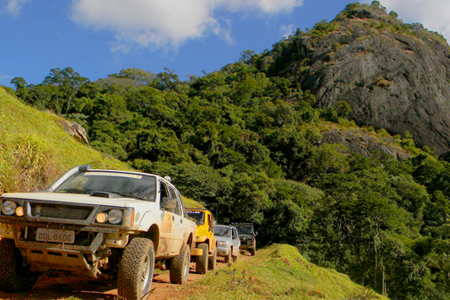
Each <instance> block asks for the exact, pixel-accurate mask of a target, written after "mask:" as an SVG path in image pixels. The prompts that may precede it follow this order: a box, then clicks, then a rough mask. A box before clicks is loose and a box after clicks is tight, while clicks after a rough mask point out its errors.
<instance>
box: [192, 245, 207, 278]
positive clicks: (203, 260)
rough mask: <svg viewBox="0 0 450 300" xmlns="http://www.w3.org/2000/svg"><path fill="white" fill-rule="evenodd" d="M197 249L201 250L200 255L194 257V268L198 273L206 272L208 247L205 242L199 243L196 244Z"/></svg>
mask: <svg viewBox="0 0 450 300" xmlns="http://www.w3.org/2000/svg"><path fill="white" fill-rule="evenodd" d="M198 248H199V249H202V250H203V254H202V256H197V258H196V262H197V263H196V264H195V270H196V272H197V273H199V274H206V272H207V271H208V262H209V261H208V252H209V247H208V244H207V243H201V244H199V245H198Z"/></svg>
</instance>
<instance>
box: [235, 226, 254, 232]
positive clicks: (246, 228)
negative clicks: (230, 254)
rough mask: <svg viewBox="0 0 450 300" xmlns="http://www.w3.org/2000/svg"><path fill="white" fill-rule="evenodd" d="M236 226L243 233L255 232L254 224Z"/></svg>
mask: <svg viewBox="0 0 450 300" xmlns="http://www.w3.org/2000/svg"><path fill="white" fill-rule="evenodd" d="M236 228H237V230H238V232H239V233H241V234H253V227H252V226H236Z"/></svg>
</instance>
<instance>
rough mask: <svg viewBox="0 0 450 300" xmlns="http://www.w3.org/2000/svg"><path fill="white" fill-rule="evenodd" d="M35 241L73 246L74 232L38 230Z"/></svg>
mask: <svg viewBox="0 0 450 300" xmlns="http://www.w3.org/2000/svg"><path fill="white" fill-rule="evenodd" d="M36 241H40V242H55V243H67V244H73V242H74V241H75V231H73V230H61V229H45V228H38V230H37V232H36Z"/></svg>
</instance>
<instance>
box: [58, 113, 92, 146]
mask: <svg viewBox="0 0 450 300" xmlns="http://www.w3.org/2000/svg"><path fill="white" fill-rule="evenodd" d="M59 124H60V125H61V127H62V128H64V130H65V131H67V132H68V133H70V134H71V135H72V136H74V137H75V138H77V139H78V140H80V141H82V142H84V143H86V144H89V139H88V136H87V133H86V129H84V127H83V126H81V125H79V124H78V123H77V122H73V121H69V120H64V119H61V120H60V121H59Z"/></svg>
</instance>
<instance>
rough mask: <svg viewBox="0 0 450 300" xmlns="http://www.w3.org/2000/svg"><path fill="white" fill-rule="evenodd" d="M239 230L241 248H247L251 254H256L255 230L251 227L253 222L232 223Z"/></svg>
mask: <svg viewBox="0 0 450 300" xmlns="http://www.w3.org/2000/svg"><path fill="white" fill-rule="evenodd" d="M232 225H233V226H234V227H236V228H237V230H238V232H239V237H240V239H241V250H248V252H250V254H251V255H255V254H256V235H257V232H256V231H255V228H254V227H253V223H232Z"/></svg>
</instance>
